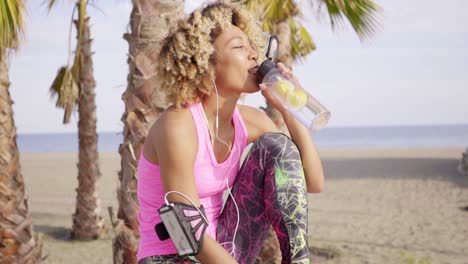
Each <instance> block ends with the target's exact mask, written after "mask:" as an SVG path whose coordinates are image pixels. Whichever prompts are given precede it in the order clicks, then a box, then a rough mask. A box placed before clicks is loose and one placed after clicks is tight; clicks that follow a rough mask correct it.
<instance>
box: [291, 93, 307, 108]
mask: <svg viewBox="0 0 468 264" xmlns="http://www.w3.org/2000/svg"><path fill="white" fill-rule="evenodd" d="M306 104H307V94H306V93H305V92H304V91H302V90H300V89H295V90H294V91H292V92H291V93H289V94H288V96H287V97H286V106H287V107H288V108H289V109H291V110H293V111H298V110H300V109H301V108H303V107H304V106H305V105H306Z"/></svg>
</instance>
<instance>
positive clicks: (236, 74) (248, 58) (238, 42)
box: [213, 26, 260, 93]
mask: <svg viewBox="0 0 468 264" xmlns="http://www.w3.org/2000/svg"><path fill="white" fill-rule="evenodd" d="M213 46H214V48H215V50H216V51H215V52H216V65H215V72H216V86H217V87H218V89H223V90H229V91H236V92H239V93H253V92H256V91H258V90H259V89H260V88H259V87H258V84H257V82H256V77H255V73H254V72H252V73H249V69H252V68H254V67H256V66H258V62H257V53H256V51H255V50H254V49H253V48H252V47H251V46H250V43H249V40H248V38H247V35H246V34H245V33H244V32H243V31H242V30H241V29H240V28H238V27H236V26H231V27H229V28H227V29H225V30H224V31H223V32H222V33H221V34H220V35H219V36H218V37H217V38H216V40H215V42H214V45H213Z"/></svg>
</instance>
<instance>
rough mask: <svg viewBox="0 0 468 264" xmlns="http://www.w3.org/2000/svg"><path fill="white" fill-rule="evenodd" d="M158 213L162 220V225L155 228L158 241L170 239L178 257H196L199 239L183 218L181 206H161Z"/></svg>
mask: <svg viewBox="0 0 468 264" xmlns="http://www.w3.org/2000/svg"><path fill="white" fill-rule="evenodd" d="M158 211H159V215H160V217H161V220H162V223H160V224H157V225H156V226H155V229H156V233H157V235H158V237H159V239H160V240H165V239H168V238H169V237H170V238H171V239H172V242H173V243H174V245H175V247H176V248H177V251H178V253H179V255H180V256H193V255H196V254H197V253H198V250H199V249H200V247H201V239H199V240H197V239H196V237H195V232H196V230H194V228H193V227H192V226H191V224H190V221H189V220H188V219H187V217H186V216H185V214H184V212H183V211H184V208H183V206H182V205H178V204H176V205H172V204H169V205H163V206H162V207H161V208H159V210H158ZM161 224H163V226H161ZM205 228H206V227H205ZM203 231H204V230H203Z"/></svg>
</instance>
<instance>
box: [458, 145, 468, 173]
mask: <svg viewBox="0 0 468 264" xmlns="http://www.w3.org/2000/svg"><path fill="white" fill-rule="evenodd" d="M458 172H460V174H461V175H463V176H468V148H466V150H465V152H464V153H462V158H461V160H460V163H459V164H458Z"/></svg>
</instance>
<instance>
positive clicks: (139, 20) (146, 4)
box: [111, 0, 184, 264]
mask: <svg viewBox="0 0 468 264" xmlns="http://www.w3.org/2000/svg"><path fill="white" fill-rule="evenodd" d="M183 9H184V1H183V0H133V9H132V12H131V15H130V32H129V33H126V34H124V39H126V40H127V41H128V45H129V57H128V65H129V74H128V78H127V80H128V85H127V90H126V91H125V92H124V94H123V96H122V98H123V101H124V102H125V112H124V114H123V116H122V121H123V123H124V131H123V134H124V141H123V143H122V144H121V145H120V148H119V153H120V156H121V171H120V173H119V181H120V186H119V188H118V190H117V196H118V200H119V209H118V213H117V216H118V219H119V220H117V219H115V217H114V216H113V212H112V211H111V219H113V220H112V222H113V226H114V231H115V237H114V241H113V250H114V263H126V264H132V263H136V262H137V260H136V251H137V241H138V237H139V234H138V219H137V211H138V201H137V197H136V186H137V178H136V171H135V168H136V166H137V163H138V158H139V156H140V151H141V149H142V147H143V142H144V141H145V138H146V135H147V134H148V129H149V127H150V126H151V125H152V124H153V122H154V121H155V120H156V118H157V116H158V114H159V113H160V112H161V111H162V110H164V109H165V108H166V107H167V103H166V102H165V101H164V99H163V98H164V96H163V95H162V94H161V93H160V92H159V90H158V87H159V81H158V77H157V74H156V69H155V68H156V63H155V62H157V60H158V53H159V49H160V47H161V45H162V41H163V39H164V37H165V35H166V34H167V32H168V30H169V28H170V27H171V26H173V25H175V22H176V21H177V20H178V19H179V18H180V17H181V16H182V14H183Z"/></svg>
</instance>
